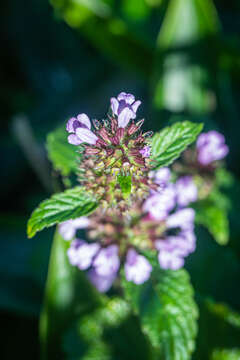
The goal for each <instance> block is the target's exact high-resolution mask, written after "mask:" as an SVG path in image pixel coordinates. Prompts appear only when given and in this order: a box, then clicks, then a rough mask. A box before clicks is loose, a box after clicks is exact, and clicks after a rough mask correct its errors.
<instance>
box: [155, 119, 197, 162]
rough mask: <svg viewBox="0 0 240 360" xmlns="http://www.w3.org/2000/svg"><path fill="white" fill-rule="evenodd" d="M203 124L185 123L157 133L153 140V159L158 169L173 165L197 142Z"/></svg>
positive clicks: (179, 123)
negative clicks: (189, 146)
mask: <svg viewBox="0 0 240 360" xmlns="http://www.w3.org/2000/svg"><path fill="white" fill-rule="evenodd" d="M202 127H203V125H202V124H196V123H192V122H190V121H183V122H178V123H175V124H174V125H172V126H170V127H166V128H164V129H163V130H162V131H160V132H159V133H156V134H155V135H154V137H153V139H152V159H153V160H154V165H155V167H156V168H159V167H162V166H166V165H169V164H171V163H172V162H173V161H174V160H175V159H177V158H178V157H179V156H180V154H181V153H182V152H183V151H184V150H185V149H186V147H187V146H188V145H190V144H191V143H192V142H194V141H195V140H196V137H197V135H198V134H199V133H200V131H201V130H202Z"/></svg>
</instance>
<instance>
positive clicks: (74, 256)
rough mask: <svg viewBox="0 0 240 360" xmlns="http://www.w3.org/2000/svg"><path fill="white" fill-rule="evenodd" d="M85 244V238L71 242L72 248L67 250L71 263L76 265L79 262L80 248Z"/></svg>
mask: <svg viewBox="0 0 240 360" xmlns="http://www.w3.org/2000/svg"><path fill="white" fill-rule="evenodd" d="M83 244H84V241H83V240H80V239H75V240H73V241H72V242H71V245H70V248H69V249H68V251H67V256H68V260H69V262H70V264H71V265H73V266H76V265H77V263H78V249H79V247H80V246H81V245H83Z"/></svg>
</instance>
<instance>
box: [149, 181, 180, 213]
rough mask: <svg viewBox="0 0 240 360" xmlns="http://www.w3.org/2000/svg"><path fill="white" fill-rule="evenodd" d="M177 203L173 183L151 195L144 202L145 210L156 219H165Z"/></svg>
mask: <svg viewBox="0 0 240 360" xmlns="http://www.w3.org/2000/svg"><path fill="white" fill-rule="evenodd" d="M175 205H176V193H175V188H174V185H173V184H168V185H167V186H166V187H165V188H164V189H163V190H162V191H161V192H159V193H153V194H152V195H150V196H149V197H148V198H147V200H146V201H145V202H144V204H143V211H144V212H147V213H148V215H150V217H151V218H152V219H154V220H164V219H166V217H167V216H168V214H169V212H170V211H171V210H173V208H174V207H175Z"/></svg>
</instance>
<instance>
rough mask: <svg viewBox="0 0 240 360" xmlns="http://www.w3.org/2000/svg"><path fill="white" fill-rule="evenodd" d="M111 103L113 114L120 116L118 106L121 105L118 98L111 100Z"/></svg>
mask: <svg viewBox="0 0 240 360" xmlns="http://www.w3.org/2000/svg"><path fill="white" fill-rule="evenodd" d="M110 102H111V109H112V112H113V113H114V114H115V115H117V114H118V106H119V103H118V101H117V99H116V98H114V97H112V98H111V99H110Z"/></svg>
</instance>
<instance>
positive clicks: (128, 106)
mask: <svg viewBox="0 0 240 360" xmlns="http://www.w3.org/2000/svg"><path fill="white" fill-rule="evenodd" d="M140 105H141V101H139V100H137V101H135V97H134V95H132V94H127V93H125V92H121V93H120V94H119V95H118V96H117V99H116V98H114V97H112V98H111V109H112V112H113V114H114V115H116V116H117V117H118V127H119V128H125V127H126V126H127V125H128V123H129V121H130V120H131V119H135V118H136V112H137V109H138V107H139V106H140Z"/></svg>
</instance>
